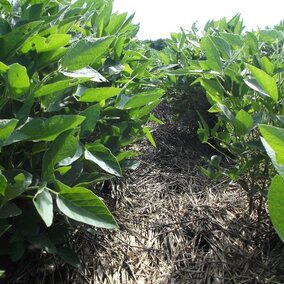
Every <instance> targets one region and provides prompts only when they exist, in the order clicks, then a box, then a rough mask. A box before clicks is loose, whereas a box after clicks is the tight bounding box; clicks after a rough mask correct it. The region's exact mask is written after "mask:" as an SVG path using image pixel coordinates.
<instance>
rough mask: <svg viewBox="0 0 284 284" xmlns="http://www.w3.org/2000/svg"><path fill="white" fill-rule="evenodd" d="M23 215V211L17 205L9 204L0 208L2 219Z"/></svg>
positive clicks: (0, 217)
mask: <svg viewBox="0 0 284 284" xmlns="http://www.w3.org/2000/svg"><path fill="white" fill-rule="evenodd" d="M21 214H22V210H21V209H20V208H19V207H18V206H17V205H16V204H15V203H11V202H8V203H6V204H5V205H4V206H3V207H1V208H0V219H5V218H11V217H16V216H19V215H21Z"/></svg>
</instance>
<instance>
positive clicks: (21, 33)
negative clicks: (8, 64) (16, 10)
mask: <svg viewBox="0 0 284 284" xmlns="http://www.w3.org/2000/svg"><path fill="white" fill-rule="evenodd" d="M42 23H43V21H32V22H30V23H27V24H24V25H21V26H19V27H17V28H15V29H13V30H12V31H11V32H9V33H7V34H5V35H3V36H0V46H1V53H0V60H3V59H6V58H7V57H8V56H11V55H12V54H13V53H15V52H16V51H17V50H18V49H19V47H20V46H21V44H22V43H23V42H24V41H25V40H26V39H27V38H28V37H29V36H30V35H31V34H33V33H34V32H35V31H36V30H38V29H39V28H40V25H41V24H42Z"/></svg>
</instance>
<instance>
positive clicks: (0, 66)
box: [0, 61, 9, 74]
mask: <svg viewBox="0 0 284 284" xmlns="http://www.w3.org/2000/svg"><path fill="white" fill-rule="evenodd" d="M8 70H9V67H8V66H7V65H6V64H4V63H3V62H1V61H0V74H1V73H5V72H7V71H8Z"/></svg>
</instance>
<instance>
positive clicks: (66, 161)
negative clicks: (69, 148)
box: [57, 141, 83, 171]
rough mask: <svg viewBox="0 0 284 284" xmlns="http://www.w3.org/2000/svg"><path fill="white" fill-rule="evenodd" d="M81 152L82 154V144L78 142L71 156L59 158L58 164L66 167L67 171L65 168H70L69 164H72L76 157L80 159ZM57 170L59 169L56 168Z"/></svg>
mask: <svg viewBox="0 0 284 284" xmlns="http://www.w3.org/2000/svg"><path fill="white" fill-rule="evenodd" d="M78 142H79V141H78ZM82 154H83V148H82V146H81V145H80V144H78V146H77V150H76V152H75V154H74V155H73V156H72V157H68V158H65V159H63V160H61V161H60V162H59V163H58V166H60V167H66V171H69V170H67V169H68V168H69V169H70V167H69V166H70V165H72V164H73V163H74V162H75V161H77V160H78V159H80V158H81V156H82ZM57 170H58V171H60V169H57ZM62 170H63V171H65V170H64V169H62Z"/></svg>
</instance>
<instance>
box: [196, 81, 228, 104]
mask: <svg viewBox="0 0 284 284" xmlns="http://www.w3.org/2000/svg"><path fill="white" fill-rule="evenodd" d="M198 81H199V82H200V84H201V86H202V87H203V88H204V89H205V90H206V94H207V96H208V99H209V100H210V101H211V102H212V104H214V103H220V102H222V100H223V96H224V90H223V88H222V85H221V84H220V83H219V81H217V80H211V79H206V78H202V79H199V80H198Z"/></svg>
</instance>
